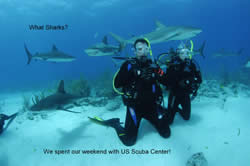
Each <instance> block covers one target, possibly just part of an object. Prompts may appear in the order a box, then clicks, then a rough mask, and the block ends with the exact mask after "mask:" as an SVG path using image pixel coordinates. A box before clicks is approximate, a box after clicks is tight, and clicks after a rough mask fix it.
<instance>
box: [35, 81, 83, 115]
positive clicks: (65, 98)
mask: <svg viewBox="0 0 250 166" xmlns="http://www.w3.org/2000/svg"><path fill="white" fill-rule="evenodd" d="M80 98H82V96H81V95H73V94H70V93H67V92H65V90H64V81H63V80H61V81H60V83H59V86H58V88H57V91H56V93H54V94H52V95H49V96H47V97H45V98H43V99H40V100H38V101H36V102H34V105H32V106H31V107H30V110H31V111H41V110H51V109H57V110H64V111H68V112H72V111H69V110H66V109H64V108H63V106H65V105H67V104H70V103H73V104H74V103H75V101H76V100H77V99H80ZM74 113H75V112H74Z"/></svg>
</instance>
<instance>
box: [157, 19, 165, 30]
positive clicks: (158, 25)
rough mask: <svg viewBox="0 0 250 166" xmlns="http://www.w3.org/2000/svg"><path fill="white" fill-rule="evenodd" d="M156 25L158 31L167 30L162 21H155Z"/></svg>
mask: <svg viewBox="0 0 250 166" xmlns="http://www.w3.org/2000/svg"><path fill="white" fill-rule="evenodd" d="M155 24H156V30H159V29H162V28H166V26H165V25H163V24H162V23H161V22H160V21H158V20H156V21H155Z"/></svg>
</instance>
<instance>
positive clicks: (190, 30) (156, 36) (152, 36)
mask: <svg viewBox="0 0 250 166" xmlns="http://www.w3.org/2000/svg"><path fill="white" fill-rule="evenodd" d="M155 24H156V28H155V29H154V30H153V31H152V32H150V33H147V34H143V35H139V36H134V37H132V38H130V39H128V40H125V39H123V38H122V37H120V36H118V35H116V34H114V33H112V32H110V35H111V36H112V37H113V38H114V39H116V40H117V41H119V42H120V43H123V44H133V43H134V42H135V40H136V39H138V38H147V39H148V40H149V41H150V43H151V44H157V43H163V42H167V41H171V40H186V39H189V38H192V37H195V36H196V35H198V34H199V33H201V32H202V30H201V29H200V28H195V27H191V26H165V25H164V24H162V23H161V22H160V21H156V23H155Z"/></svg>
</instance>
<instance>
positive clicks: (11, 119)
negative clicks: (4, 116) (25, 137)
mask: <svg viewBox="0 0 250 166" xmlns="http://www.w3.org/2000/svg"><path fill="white" fill-rule="evenodd" d="M17 114H18V112H17V113H14V114H12V115H10V116H8V119H9V121H8V123H7V125H6V126H5V128H4V131H5V130H7V128H8V127H9V126H10V124H11V123H12V122H13V120H14V119H15V118H16V116H17Z"/></svg>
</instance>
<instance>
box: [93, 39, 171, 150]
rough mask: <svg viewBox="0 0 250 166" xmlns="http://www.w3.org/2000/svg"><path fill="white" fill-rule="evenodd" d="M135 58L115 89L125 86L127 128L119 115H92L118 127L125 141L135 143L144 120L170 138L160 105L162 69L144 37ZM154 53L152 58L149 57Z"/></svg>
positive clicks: (117, 79) (137, 43)
mask: <svg viewBox="0 0 250 166" xmlns="http://www.w3.org/2000/svg"><path fill="white" fill-rule="evenodd" d="M134 49H135V55H136V57H135V58H130V59H127V60H126V61H125V62H124V63H123V64H122V66H121V68H120V70H118V72H117V73H116V74H115V77H114V83H113V84H114V89H115V90H116V91H118V90H117V88H122V92H120V94H122V98H123V103H124V104H125V105H126V106H127V112H126V120H125V127H122V126H121V125H120V124H121V123H120V119H119V118H112V119H109V120H106V121H104V120H102V119H97V118H90V119H91V120H94V121H96V122H101V123H102V124H104V125H106V126H111V127H113V128H114V129H115V130H116V133H117V135H118V136H119V138H120V140H121V141H122V143H123V144H124V145H126V146H132V145H134V144H135V143H136V139H137V133H138V129H139V127H140V122H141V119H142V118H144V119H146V120H148V121H149V122H150V123H151V124H152V125H153V126H154V127H155V128H156V129H157V131H158V132H159V134H160V135H161V136H162V137H164V138H168V137H169V136H170V128H169V124H168V118H167V117H166V110H165V109H164V108H163V107H162V106H161V104H162V102H163V95H162V90H161V87H160V83H161V84H163V81H165V79H163V71H162V70H161V69H160V67H159V66H158V65H156V63H154V59H153V57H152V51H151V48H150V43H149V41H148V40H147V39H145V38H140V39H137V40H136V41H135V42H134ZM149 54H150V55H151V57H152V60H151V59H149V58H148V55H149Z"/></svg>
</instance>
